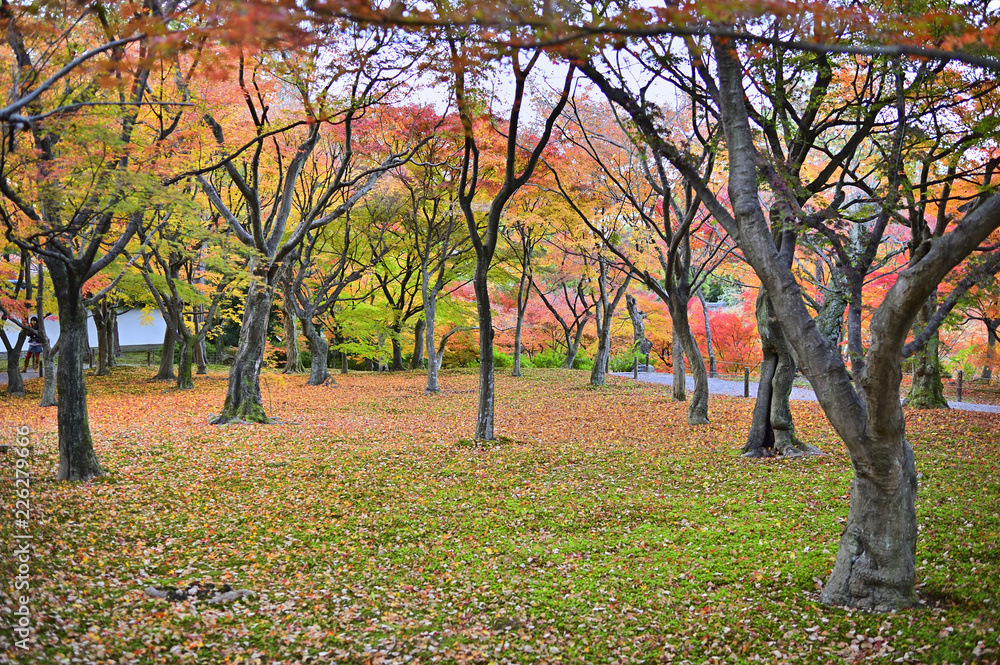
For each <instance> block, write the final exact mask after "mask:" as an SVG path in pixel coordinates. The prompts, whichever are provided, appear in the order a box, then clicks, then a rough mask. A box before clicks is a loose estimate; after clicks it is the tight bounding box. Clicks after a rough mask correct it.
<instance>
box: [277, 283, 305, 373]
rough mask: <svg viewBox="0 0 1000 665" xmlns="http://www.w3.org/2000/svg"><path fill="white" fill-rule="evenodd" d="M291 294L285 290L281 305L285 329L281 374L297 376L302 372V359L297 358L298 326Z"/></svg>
mask: <svg viewBox="0 0 1000 665" xmlns="http://www.w3.org/2000/svg"><path fill="white" fill-rule="evenodd" d="M293 297H294V296H292V294H291V292H290V291H289V290H288V289H285V297H284V300H283V301H282V304H281V318H282V322H283V324H284V328H285V368H284V369H283V370H281V373H282V374H299V373H301V372H302V358H301V357H300V356H299V326H298V317H297V316H295V307H294V303H293V302H292V298H293Z"/></svg>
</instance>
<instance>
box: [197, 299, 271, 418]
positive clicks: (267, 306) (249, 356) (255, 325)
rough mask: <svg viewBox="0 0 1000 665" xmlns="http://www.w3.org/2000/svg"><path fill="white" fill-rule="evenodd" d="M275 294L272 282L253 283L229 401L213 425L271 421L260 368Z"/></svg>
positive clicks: (232, 370)
mask: <svg viewBox="0 0 1000 665" xmlns="http://www.w3.org/2000/svg"><path fill="white" fill-rule="evenodd" d="M273 296H274V289H273V287H271V286H270V285H268V284H262V283H260V282H257V281H255V282H252V283H251V284H250V289H249V290H248V291H247V298H246V306H245V308H244V311H243V324H242V326H241V327H240V344H239V348H237V350H236V357H235V358H233V364H232V367H230V369H229V386H228V388H227V390H226V401H225V404H224V405H223V407H222V412H221V413H220V414H219V415H218V416H216V417H215V418H213V419H212V421H211V422H212V424H213V425H221V424H225V423H229V422H234V421H236V422H255V423H267V422H271V420H270V418H268V417H267V414H266V413H265V412H264V403H263V401H262V400H261V396H260V370H261V365H262V364H263V361H264V344H265V341H266V339H267V323H268V319H269V318H270V315H271V300H272V298H273Z"/></svg>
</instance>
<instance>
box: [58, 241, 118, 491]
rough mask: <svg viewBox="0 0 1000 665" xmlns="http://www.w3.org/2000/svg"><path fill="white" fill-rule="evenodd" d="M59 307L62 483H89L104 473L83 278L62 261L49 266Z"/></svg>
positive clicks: (59, 473) (60, 465)
mask: <svg viewBox="0 0 1000 665" xmlns="http://www.w3.org/2000/svg"><path fill="white" fill-rule="evenodd" d="M48 268H49V275H50V276H51V277H52V285H53V287H54V291H55V293H56V301H57V303H58V304H59V329H60V330H59V367H58V369H57V371H56V385H57V389H58V391H59V412H58V415H57V420H58V423H59V471H58V474H57V478H58V479H59V480H90V479H91V478H94V477H96V476H100V475H101V474H103V473H104V471H103V470H102V469H101V465H100V463H99V462H98V461H97V454H96V453H95V452H94V442H93V439H92V437H91V434H90V420H89V418H88V414H87V386H86V383H85V381H84V378H83V365H84V360H85V358H86V356H87V309H86V307H84V304H83V295H82V293H81V288H82V287H83V281H84V280H83V277H82V276H81V275H77V274H74V273H73V272H72V271H71V270H70V269H69V267H67V266H66V265H65V264H63V263H62V262H61V261H58V260H53V261H52V262H51V263H49V264H48Z"/></svg>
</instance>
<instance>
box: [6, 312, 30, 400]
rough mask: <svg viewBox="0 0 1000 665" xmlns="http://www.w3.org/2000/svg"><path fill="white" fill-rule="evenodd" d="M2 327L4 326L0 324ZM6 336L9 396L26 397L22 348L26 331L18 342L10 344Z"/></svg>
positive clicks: (21, 333) (21, 334) (21, 332)
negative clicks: (22, 372)
mask: <svg viewBox="0 0 1000 665" xmlns="http://www.w3.org/2000/svg"><path fill="white" fill-rule="evenodd" d="M0 325H3V323H2V322H0ZM6 337H7V336H6V334H4V346H5V347H7V394H8V395H13V396H15V397H24V379H23V378H22V377H21V366H20V362H21V348H22V347H23V346H24V340H25V339H26V338H27V336H26V335H25V334H24V331H23V330H22V331H20V333H19V334H18V336H17V342H15V343H14V344H10V343H9V342H8V340H7V339H6Z"/></svg>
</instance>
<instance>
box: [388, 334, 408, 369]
mask: <svg viewBox="0 0 1000 665" xmlns="http://www.w3.org/2000/svg"><path fill="white" fill-rule="evenodd" d="M402 329H403V324H402V323H401V322H400V323H397V324H396V325H395V327H393V328H392V338H391V339H390V340H389V342H390V343H391V344H392V367H390V369H391V370H392V371H393V372H402V371H403V369H405V368H404V367H403V345H402V344H401V343H400V341H399V336H400V335H401V334H402V331H403V330H402Z"/></svg>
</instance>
